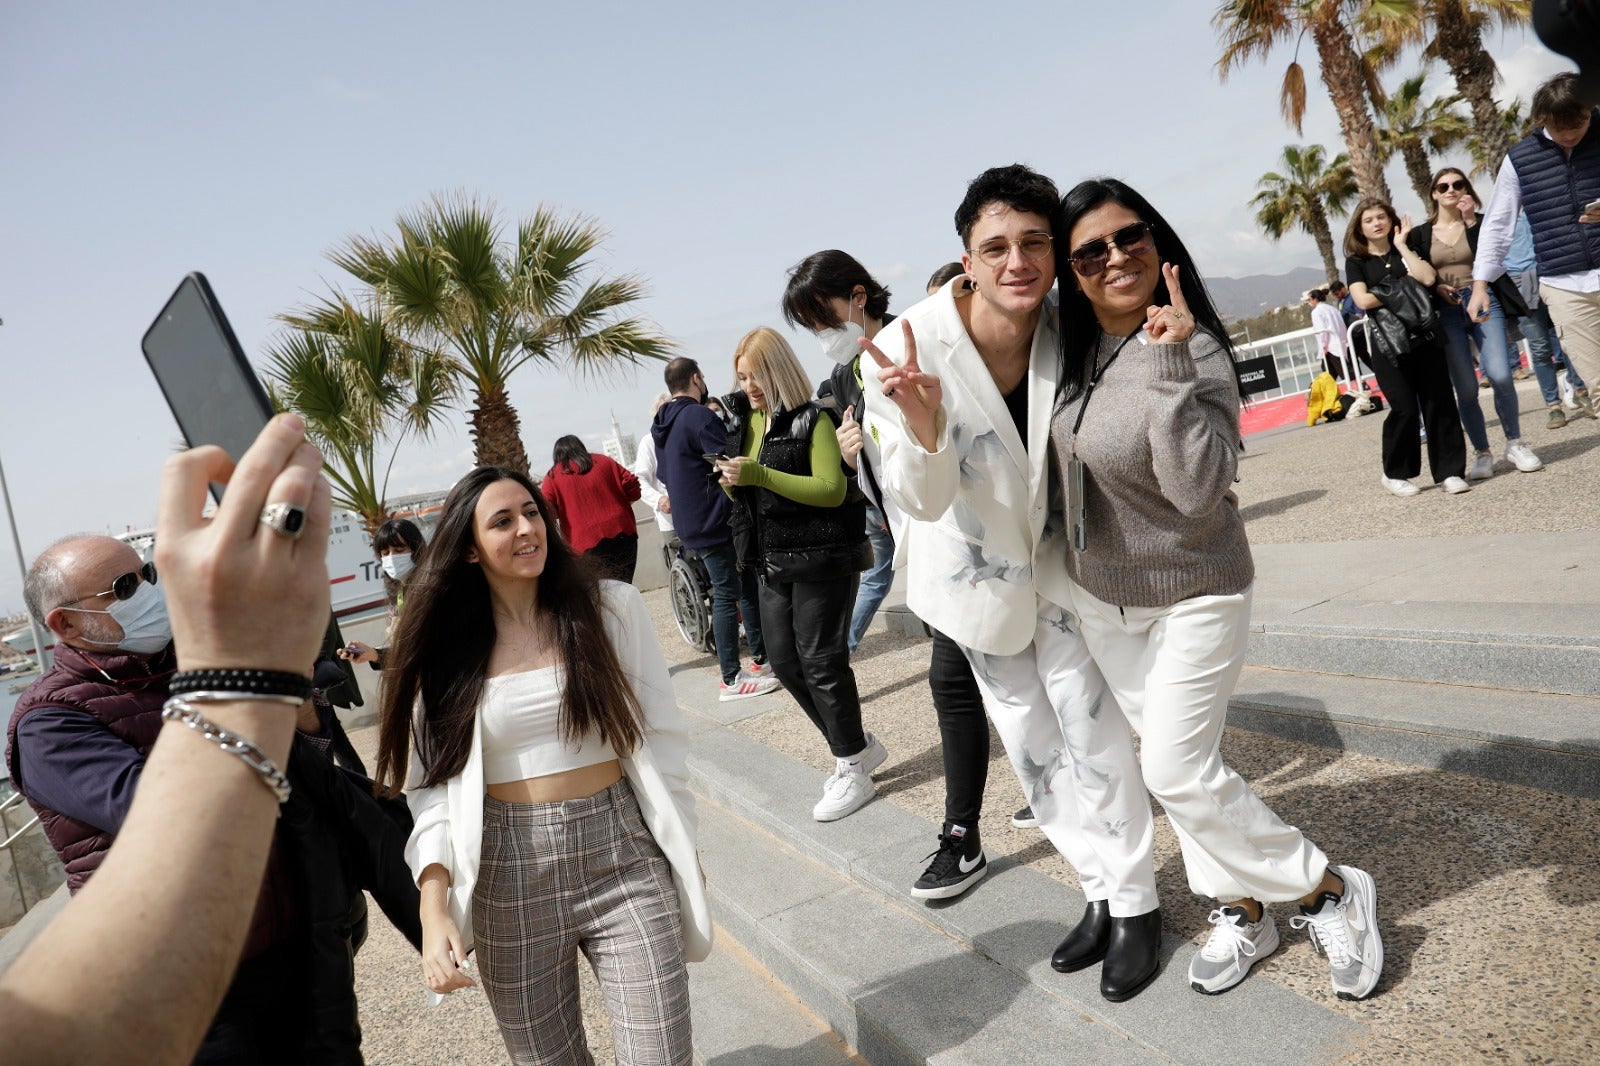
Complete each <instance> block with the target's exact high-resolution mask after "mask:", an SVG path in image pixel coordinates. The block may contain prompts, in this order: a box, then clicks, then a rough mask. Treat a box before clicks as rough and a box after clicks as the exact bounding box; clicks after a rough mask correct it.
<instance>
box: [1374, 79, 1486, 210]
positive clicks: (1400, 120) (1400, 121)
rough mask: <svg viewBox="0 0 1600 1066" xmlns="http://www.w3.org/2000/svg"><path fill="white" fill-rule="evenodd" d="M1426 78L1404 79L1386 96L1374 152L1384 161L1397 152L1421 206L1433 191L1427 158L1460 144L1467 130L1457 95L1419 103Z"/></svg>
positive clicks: (1467, 126)
mask: <svg viewBox="0 0 1600 1066" xmlns="http://www.w3.org/2000/svg"><path fill="white" fill-rule="evenodd" d="M1426 78H1427V76H1426V75H1424V74H1418V75H1417V76H1416V77H1414V78H1407V79H1406V80H1405V81H1403V82H1401V83H1400V86H1399V88H1397V89H1396V90H1395V91H1394V93H1393V94H1390V95H1388V96H1386V97H1385V99H1384V103H1383V105H1382V107H1381V108H1380V109H1379V111H1378V118H1379V125H1378V127H1377V134H1378V150H1379V151H1380V152H1382V153H1383V158H1384V159H1385V161H1387V160H1388V159H1389V158H1390V157H1391V156H1393V155H1394V154H1395V153H1396V152H1398V153H1400V158H1401V159H1402V160H1404V162H1405V165H1406V176H1407V177H1408V178H1410V179H1411V187H1412V188H1413V189H1414V190H1416V193H1417V196H1418V197H1419V198H1420V199H1421V200H1422V205H1423V206H1424V207H1426V206H1428V204H1429V203H1431V201H1430V200H1429V195H1430V194H1431V193H1432V191H1433V190H1432V180H1433V167H1432V164H1431V163H1430V162H1429V159H1430V157H1432V156H1436V155H1440V154H1442V153H1443V152H1445V151H1447V150H1449V149H1450V148H1451V147H1452V146H1453V145H1456V144H1459V143H1461V141H1462V140H1463V139H1465V138H1466V136H1467V133H1468V131H1469V129H1470V126H1469V124H1468V122H1467V120H1466V119H1464V118H1462V117H1461V115H1460V114H1458V113H1457V112H1456V110H1455V106H1456V104H1457V103H1459V102H1460V100H1461V98H1460V97H1459V96H1450V97H1443V98H1439V99H1435V100H1431V101H1428V102H1426V103H1425V102H1424V101H1423V99H1422V83H1423V82H1424V81H1425V80H1426Z"/></svg>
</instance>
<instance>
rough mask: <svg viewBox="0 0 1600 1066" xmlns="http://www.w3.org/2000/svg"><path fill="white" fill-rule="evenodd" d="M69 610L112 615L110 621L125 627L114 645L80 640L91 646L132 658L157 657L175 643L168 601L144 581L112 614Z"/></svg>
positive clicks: (105, 642) (116, 606) (85, 638)
mask: <svg viewBox="0 0 1600 1066" xmlns="http://www.w3.org/2000/svg"><path fill="white" fill-rule="evenodd" d="M67 610H71V611H82V612H83V613H84V614H104V615H110V616H111V620H112V621H113V622H115V623H117V625H119V626H121V627H122V639H121V640H119V641H115V642H113V641H106V640H90V639H89V638H88V637H83V638H81V639H82V640H84V641H85V642H86V643H89V644H100V645H105V646H108V647H113V648H117V649H119V650H121V651H125V652H127V653H129V654H130V655H154V654H155V653H156V652H158V651H160V650H161V649H162V648H165V647H166V646H167V645H168V644H171V643H172V620H171V619H170V618H168V617H167V598H166V596H164V595H162V592H161V590H160V589H159V588H157V587H156V586H154V585H152V584H151V583H150V582H148V581H141V582H140V583H139V587H138V588H137V589H135V590H134V592H133V595H132V596H129V597H128V598H127V599H125V600H118V601H116V602H115V603H113V604H112V605H111V607H110V609H109V610H105V611H95V610H91V609H89V608H87V607H69V608H67Z"/></svg>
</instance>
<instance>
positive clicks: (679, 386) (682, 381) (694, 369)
mask: <svg viewBox="0 0 1600 1066" xmlns="http://www.w3.org/2000/svg"><path fill="white" fill-rule="evenodd" d="M698 373H700V364H699V363H697V362H695V361H694V360H693V359H690V358H689V357H688V356H687V355H680V356H678V357H677V358H676V359H674V360H672V362H670V363H668V364H667V369H666V373H665V377H666V379H667V391H668V392H670V393H672V395H674V396H677V395H678V394H679V393H684V392H688V391H689V382H691V381H693V380H694V376H695V375H696V374H698Z"/></svg>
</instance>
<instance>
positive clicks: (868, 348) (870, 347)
mask: <svg viewBox="0 0 1600 1066" xmlns="http://www.w3.org/2000/svg"><path fill="white" fill-rule="evenodd" d="M900 330H901V333H902V334H903V335H904V336H905V339H906V361H905V362H904V363H901V364H899V365H896V364H895V362H894V360H892V359H890V358H889V357H888V356H887V355H884V354H883V351H882V349H880V348H879V347H878V346H877V345H876V344H873V343H872V342H871V341H869V340H867V339H865V338H862V340H861V349H862V351H864V352H866V353H867V354H868V355H870V356H872V358H873V361H874V362H876V363H877V364H878V366H879V368H880V369H879V370H878V381H879V383H880V384H881V385H882V386H883V394H884V395H885V396H887V397H889V399H891V400H893V401H894V403H895V406H896V407H898V408H900V413H901V414H902V415H903V416H904V417H905V420H906V424H907V425H909V426H910V427H911V432H913V433H915V434H916V436H917V442H918V443H920V444H921V445H922V447H923V448H924V449H925V450H927V451H930V452H931V451H933V450H934V446H935V444H936V443H937V437H938V433H937V427H936V424H935V416H936V415H937V414H938V413H939V408H940V406H941V405H942V404H943V403H944V386H942V385H941V384H939V379H938V378H937V377H935V376H934V375H932V374H925V373H923V371H922V367H920V366H918V365H917V337H916V334H915V333H913V332H912V330H911V323H910V322H907V321H906V320H905V319H901V320H900Z"/></svg>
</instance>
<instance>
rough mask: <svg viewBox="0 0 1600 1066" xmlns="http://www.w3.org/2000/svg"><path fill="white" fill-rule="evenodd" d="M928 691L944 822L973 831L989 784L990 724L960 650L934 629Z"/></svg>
mask: <svg viewBox="0 0 1600 1066" xmlns="http://www.w3.org/2000/svg"><path fill="white" fill-rule="evenodd" d="M928 689H929V690H930V691H931V692H932V693H933V710H934V713H935V714H937V715H938V716H939V750H940V752H941V753H942V754H943V755H944V817H945V821H947V822H952V823H954V824H956V825H960V826H965V827H966V828H967V829H969V830H975V829H977V828H978V816H979V815H980V814H982V813H983V789H984V786H985V785H987V784H988V783H989V719H988V718H987V717H986V716H985V715H984V713H983V694H982V693H980V692H979V691H978V682H977V681H976V680H974V679H973V677H972V666H971V664H969V663H968V662H967V657H966V655H965V654H963V653H962V651H961V646H960V645H959V644H957V643H956V642H955V641H953V640H951V639H950V638H949V637H947V636H945V635H944V634H943V633H941V632H939V631H938V630H937V629H935V630H933V651H932V653H931V655H930V657H929V660H928Z"/></svg>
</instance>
